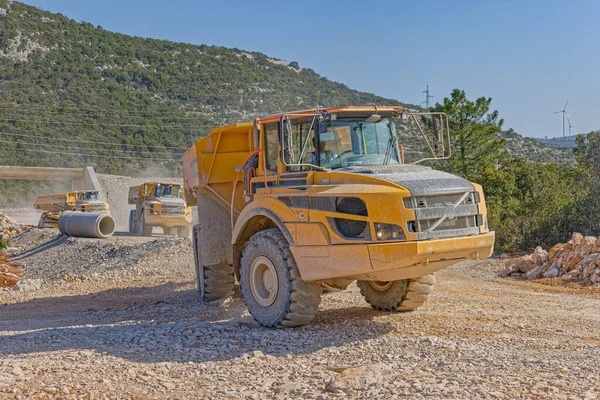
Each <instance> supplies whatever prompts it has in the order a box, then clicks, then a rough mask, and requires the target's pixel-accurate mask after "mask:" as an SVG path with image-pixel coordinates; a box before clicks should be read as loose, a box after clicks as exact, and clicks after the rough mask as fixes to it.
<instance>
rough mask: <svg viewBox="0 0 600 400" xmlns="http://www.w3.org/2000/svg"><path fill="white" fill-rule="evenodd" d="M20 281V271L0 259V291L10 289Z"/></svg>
mask: <svg viewBox="0 0 600 400" xmlns="http://www.w3.org/2000/svg"><path fill="white" fill-rule="evenodd" d="M20 280H21V271H20V270H19V268H17V267H15V266H14V265H11V264H9V263H8V262H6V261H4V260H3V259H2V257H0V290H3V289H10V288H12V287H13V286H15V285H16V284H17V283H18V282H19V281H20Z"/></svg>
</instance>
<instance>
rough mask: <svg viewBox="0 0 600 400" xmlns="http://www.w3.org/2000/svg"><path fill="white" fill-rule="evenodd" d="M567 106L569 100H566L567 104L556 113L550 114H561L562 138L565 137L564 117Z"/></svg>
mask: <svg viewBox="0 0 600 400" xmlns="http://www.w3.org/2000/svg"><path fill="white" fill-rule="evenodd" d="M567 104H569V100H567V102H566V103H565V106H564V107H563V109H562V110H560V111H556V112H554V113H552V114H558V113H562V117H563V137H565V116H566V115H567Z"/></svg>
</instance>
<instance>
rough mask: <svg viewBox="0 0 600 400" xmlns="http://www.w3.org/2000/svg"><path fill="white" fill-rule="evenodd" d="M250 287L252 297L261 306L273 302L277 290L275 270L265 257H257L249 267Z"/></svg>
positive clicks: (266, 305)
mask: <svg viewBox="0 0 600 400" xmlns="http://www.w3.org/2000/svg"><path fill="white" fill-rule="evenodd" d="M250 289H251V291H252V296H254V299H255V300H256V301H257V302H258V304H260V305H261V306H263V307H268V306H270V305H271V304H273V303H274V302H275V299H276V298H277V293H278V291H279V283H278V280H277V271H276V270H275V266H274V265H273V263H272V262H271V260H269V259H268V258H267V257H264V256H260V257H257V258H256V259H255V260H254V262H253V263H252V266H251V267H250Z"/></svg>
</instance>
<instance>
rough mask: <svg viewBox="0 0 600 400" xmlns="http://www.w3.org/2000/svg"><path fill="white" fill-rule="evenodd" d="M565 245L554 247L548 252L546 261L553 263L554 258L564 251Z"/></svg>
mask: <svg viewBox="0 0 600 400" xmlns="http://www.w3.org/2000/svg"><path fill="white" fill-rule="evenodd" d="M564 247H565V245H564V244H563V243H559V244H556V245H554V246H553V247H552V248H551V249H550V251H549V252H548V261H550V262H552V261H554V257H556V255H557V253H558V252H559V251H560V250H562V249H564Z"/></svg>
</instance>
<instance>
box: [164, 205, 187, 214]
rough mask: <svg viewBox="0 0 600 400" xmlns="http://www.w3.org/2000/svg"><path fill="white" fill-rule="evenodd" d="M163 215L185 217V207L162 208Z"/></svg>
mask: <svg viewBox="0 0 600 400" xmlns="http://www.w3.org/2000/svg"><path fill="white" fill-rule="evenodd" d="M163 213H164V215H168V216H182V215H185V207H184V206H164V207H163Z"/></svg>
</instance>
